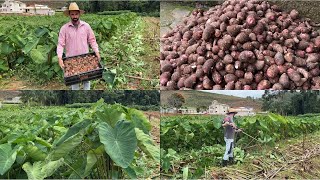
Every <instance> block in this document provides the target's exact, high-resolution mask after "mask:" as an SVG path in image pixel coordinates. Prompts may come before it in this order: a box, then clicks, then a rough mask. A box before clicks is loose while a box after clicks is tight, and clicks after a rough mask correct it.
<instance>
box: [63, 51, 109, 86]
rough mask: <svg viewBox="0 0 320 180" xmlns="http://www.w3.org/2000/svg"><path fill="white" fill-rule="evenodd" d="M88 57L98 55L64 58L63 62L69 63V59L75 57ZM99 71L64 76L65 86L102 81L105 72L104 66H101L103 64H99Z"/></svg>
mask: <svg viewBox="0 0 320 180" xmlns="http://www.w3.org/2000/svg"><path fill="white" fill-rule="evenodd" d="M87 55H94V56H96V54H95V53H94V52H92V53H87V54H81V55H78V56H71V57H65V58H63V59H62V60H63V62H64V61H68V60H69V59H72V58H75V57H85V56H87ZM99 67H100V68H99V69H95V70H91V71H87V72H84V73H80V74H77V75H73V76H64V84H65V85H67V86H70V85H73V84H79V83H81V82H83V81H90V80H94V79H101V78H102V72H103V66H102V65H101V63H100V62H99ZM63 74H64V70H63Z"/></svg>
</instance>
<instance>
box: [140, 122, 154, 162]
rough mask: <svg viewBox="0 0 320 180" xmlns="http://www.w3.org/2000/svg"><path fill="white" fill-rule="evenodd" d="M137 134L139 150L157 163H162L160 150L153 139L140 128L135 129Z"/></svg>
mask: <svg viewBox="0 0 320 180" xmlns="http://www.w3.org/2000/svg"><path fill="white" fill-rule="evenodd" d="M135 132H136V135H137V139H138V146H139V148H140V149H141V150H142V151H143V152H145V153H146V154H147V155H148V156H150V157H152V158H153V159H154V160H156V161H157V162H160V150H159V148H158V147H156V146H155V145H154V143H153V140H152V138H151V137H150V136H148V135H147V134H145V133H144V132H143V131H141V130H140V129H138V128H135Z"/></svg>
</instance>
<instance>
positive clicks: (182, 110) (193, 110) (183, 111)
mask: <svg viewBox="0 0 320 180" xmlns="http://www.w3.org/2000/svg"><path fill="white" fill-rule="evenodd" d="M178 112H179V113H181V114H199V113H198V112H197V109H196V108H192V107H188V108H180V109H178Z"/></svg>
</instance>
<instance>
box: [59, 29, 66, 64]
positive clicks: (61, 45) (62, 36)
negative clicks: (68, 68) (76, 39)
mask: <svg viewBox="0 0 320 180" xmlns="http://www.w3.org/2000/svg"><path fill="white" fill-rule="evenodd" d="M65 45H66V37H65V32H64V29H63V27H62V28H61V29H60V32H59V38H58V45H57V56H58V59H59V65H60V67H61V68H62V69H63V68H64V64H63V61H62V54H63V49H64V46H65Z"/></svg>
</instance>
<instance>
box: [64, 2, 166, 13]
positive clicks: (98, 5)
mask: <svg viewBox="0 0 320 180" xmlns="http://www.w3.org/2000/svg"><path fill="white" fill-rule="evenodd" d="M70 2H75V1H68V3H67V5H69V3H70ZM76 2H77V4H78V5H79V7H80V8H81V9H83V10H85V11H86V12H88V13H97V12H103V11H121V10H130V11H132V12H136V13H139V14H142V15H152V16H158V15H159V16H160V1H141V0H131V1H91V0H85V1H76Z"/></svg>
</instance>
